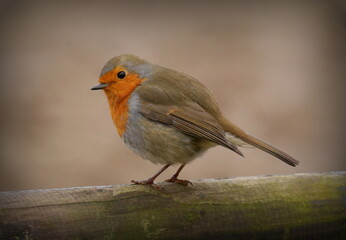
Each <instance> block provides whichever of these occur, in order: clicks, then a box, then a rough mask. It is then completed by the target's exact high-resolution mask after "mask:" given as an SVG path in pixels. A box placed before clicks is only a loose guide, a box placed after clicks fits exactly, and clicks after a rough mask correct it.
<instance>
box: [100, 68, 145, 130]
mask: <svg viewBox="0 0 346 240" xmlns="http://www.w3.org/2000/svg"><path fill="white" fill-rule="evenodd" d="M121 71H124V72H125V73H126V76H125V78H123V79H119V78H118V77H117V74H118V73H119V72H121ZM145 80H146V79H144V78H140V77H139V74H137V73H133V72H128V71H127V69H125V68H124V67H122V66H118V67H116V68H115V69H113V70H111V71H109V72H107V73H105V74H104V75H102V76H101V77H100V79H99V82H100V83H110V85H109V86H107V87H106V88H105V89H104V90H105V93H106V95H107V98H108V102H109V107H110V110H111V115H112V119H113V122H114V124H115V126H116V128H117V131H118V133H119V135H120V136H122V135H123V134H124V132H125V130H126V122H127V118H128V109H129V107H128V100H129V97H130V95H131V93H132V92H133V91H134V90H135V89H136V87H137V86H139V85H140V84H141V83H142V82H143V81H145Z"/></svg>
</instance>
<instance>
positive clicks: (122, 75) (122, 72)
mask: <svg viewBox="0 0 346 240" xmlns="http://www.w3.org/2000/svg"><path fill="white" fill-rule="evenodd" d="M125 76H126V73H125V72H124V71H121V72H118V75H117V77H118V78H119V79H123V78H124V77H125Z"/></svg>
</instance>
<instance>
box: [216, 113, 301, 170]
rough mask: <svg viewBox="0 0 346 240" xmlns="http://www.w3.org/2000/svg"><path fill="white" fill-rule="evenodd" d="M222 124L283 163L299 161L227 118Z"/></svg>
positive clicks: (226, 129) (296, 162)
mask: <svg viewBox="0 0 346 240" xmlns="http://www.w3.org/2000/svg"><path fill="white" fill-rule="evenodd" d="M222 125H223V128H224V130H225V131H227V132H229V133H231V134H232V135H234V136H236V137H238V138H240V139H241V140H242V141H244V142H246V143H248V144H250V145H252V146H254V147H257V148H259V149H261V150H263V151H265V152H267V153H269V154H271V155H273V156H274V157H277V158H278V159H280V160H282V161H284V162H285V163H287V164H289V165H291V166H293V167H295V166H296V165H298V164H299V161H297V160H296V159H294V158H293V157H291V156H290V155H288V154H287V153H284V152H283V151H281V150H279V149H278V148H276V147H274V146H273V145H271V144H269V143H267V142H264V141H263V140H261V139H259V138H257V137H255V136H252V135H250V134H247V133H246V132H245V131H243V130H242V129H240V128H239V127H238V126H237V125H235V124H233V123H231V122H230V121H228V120H227V119H223V121H222Z"/></svg>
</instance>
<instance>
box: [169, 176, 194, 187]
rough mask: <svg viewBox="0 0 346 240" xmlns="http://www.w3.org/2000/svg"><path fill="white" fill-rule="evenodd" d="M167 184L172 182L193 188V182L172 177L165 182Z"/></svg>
mask: <svg viewBox="0 0 346 240" xmlns="http://www.w3.org/2000/svg"><path fill="white" fill-rule="evenodd" d="M165 182H171V183H178V184H181V185H184V186H187V185H189V184H191V186H193V184H192V182H190V181H189V180H182V179H178V178H175V177H172V178H170V179H167V180H165Z"/></svg>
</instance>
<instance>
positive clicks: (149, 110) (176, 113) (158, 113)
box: [141, 103, 243, 156]
mask: <svg viewBox="0 0 346 240" xmlns="http://www.w3.org/2000/svg"><path fill="white" fill-rule="evenodd" d="M141 113H142V115H143V116H145V117H146V118H148V119H150V120H152V121H157V122H160V123H163V124H167V125H171V126H172V127H174V128H176V129H177V130H179V131H181V132H183V133H185V134H187V135H190V136H193V137H196V138H200V139H204V140H208V141H211V142H214V143H216V144H219V145H221V146H223V147H226V148H229V149H231V150H233V151H234V152H236V153H238V154H239V155H241V156H243V154H242V152H241V151H240V150H239V149H238V148H237V146H236V145H234V144H232V143H231V142H229V141H228V140H227V139H226V137H225V131H224V130H223V129H222V128H221V126H220V125H219V123H218V122H217V121H216V120H215V119H214V118H213V117H212V116H211V115H210V114H209V113H207V112H206V111H204V110H203V109H202V108H201V107H200V106H199V105H198V104H196V103H189V104H188V105H184V107H176V106H173V105H162V104H153V103H143V104H142V108H141Z"/></svg>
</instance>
